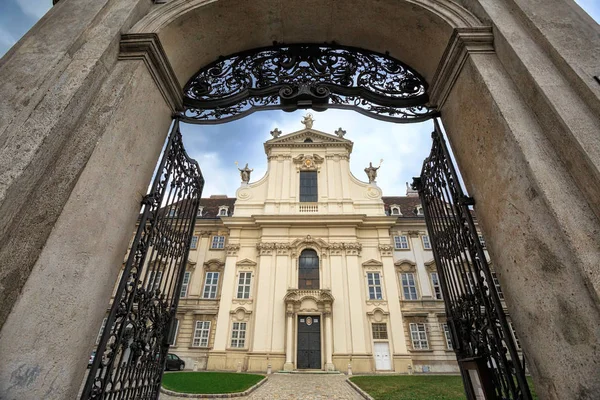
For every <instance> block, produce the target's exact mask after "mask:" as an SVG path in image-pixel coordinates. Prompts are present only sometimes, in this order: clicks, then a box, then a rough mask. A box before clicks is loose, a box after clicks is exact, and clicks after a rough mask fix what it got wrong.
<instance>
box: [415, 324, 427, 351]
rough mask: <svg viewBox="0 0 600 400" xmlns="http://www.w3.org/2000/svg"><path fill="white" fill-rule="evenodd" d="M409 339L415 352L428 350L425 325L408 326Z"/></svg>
mask: <svg viewBox="0 0 600 400" xmlns="http://www.w3.org/2000/svg"><path fill="white" fill-rule="evenodd" d="M410 339H411V340H412V346H413V349H415V350H428V349H429V343H428V342H427V332H426V331H425V324H410Z"/></svg>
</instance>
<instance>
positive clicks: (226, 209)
mask: <svg viewBox="0 0 600 400" xmlns="http://www.w3.org/2000/svg"><path fill="white" fill-rule="evenodd" d="M228 215H229V206H219V216H220V217H226V216H228Z"/></svg>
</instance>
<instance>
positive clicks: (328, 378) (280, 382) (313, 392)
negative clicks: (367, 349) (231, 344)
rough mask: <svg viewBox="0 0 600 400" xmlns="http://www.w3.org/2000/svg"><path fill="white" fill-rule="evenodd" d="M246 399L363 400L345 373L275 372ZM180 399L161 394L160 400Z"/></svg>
mask: <svg viewBox="0 0 600 400" xmlns="http://www.w3.org/2000/svg"><path fill="white" fill-rule="evenodd" d="M236 398H237V399H246V400H296V399H297V400H325V399H335V400H342V399H343V400H361V399H362V397H361V396H360V395H359V394H358V393H357V392H356V391H355V390H354V389H352V388H351V387H350V385H349V384H348V383H347V382H346V376H345V375H341V374H340V375H325V374H323V375H320V374H273V375H271V376H270V377H269V380H267V382H266V383H265V384H264V385H262V386H261V387H259V388H258V389H256V390H255V391H254V392H253V393H251V394H250V395H249V396H246V397H236ZM175 399H179V398H176V397H172V396H167V395H165V394H164V393H163V394H161V395H160V400H175Z"/></svg>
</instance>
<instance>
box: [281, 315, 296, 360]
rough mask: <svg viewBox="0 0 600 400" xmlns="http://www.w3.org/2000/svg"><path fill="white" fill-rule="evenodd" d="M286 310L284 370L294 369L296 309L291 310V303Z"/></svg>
mask: <svg viewBox="0 0 600 400" xmlns="http://www.w3.org/2000/svg"><path fill="white" fill-rule="evenodd" d="M287 307H288V310H287V312H286V320H287V328H286V342H285V364H284V365H283V369H284V371H292V370H293V369H294V311H293V309H292V310H290V307H291V305H288V306H287Z"/></svg>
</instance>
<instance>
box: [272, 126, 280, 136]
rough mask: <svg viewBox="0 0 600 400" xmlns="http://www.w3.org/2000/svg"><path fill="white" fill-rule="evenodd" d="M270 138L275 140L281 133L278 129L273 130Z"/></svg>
mask: <svg viewBox="0 0 600 400" xmlns="http://www.w3.org/2000/svg"><path fill="white" fill-rule="evenodd" d="M271 136H273V137H274V138H275V139H277V138H278V137H279V136H281V131H280V130H279V129H277V128H275V129H273V130H272V131H271Z"/></svg>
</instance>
